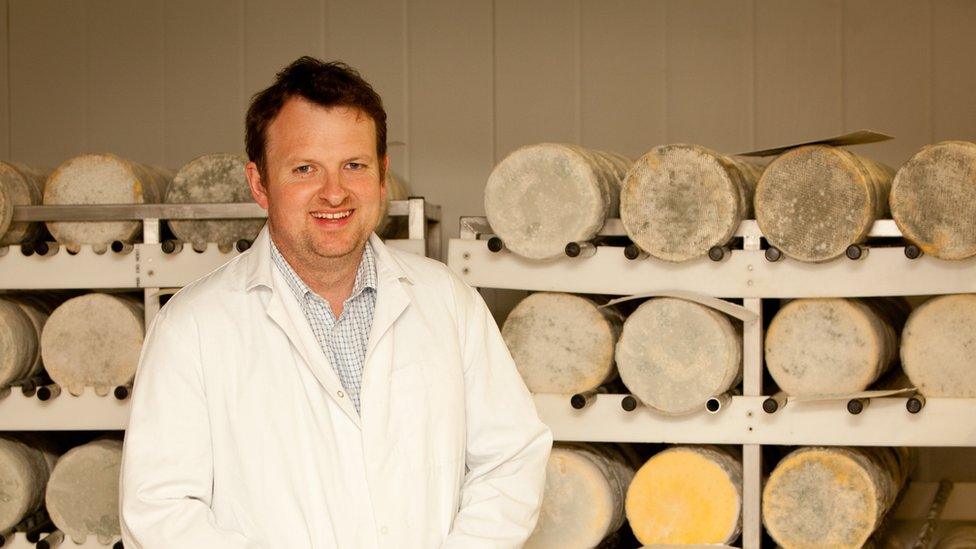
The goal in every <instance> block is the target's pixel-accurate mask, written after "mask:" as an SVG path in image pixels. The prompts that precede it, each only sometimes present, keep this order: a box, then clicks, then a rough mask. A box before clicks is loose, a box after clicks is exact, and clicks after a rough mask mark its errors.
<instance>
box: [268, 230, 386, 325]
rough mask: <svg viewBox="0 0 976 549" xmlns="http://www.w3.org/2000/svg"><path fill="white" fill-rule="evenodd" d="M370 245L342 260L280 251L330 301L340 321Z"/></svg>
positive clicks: (309, 284)
mask: <svg viewBox="0 0 976 549" xmlns="http://www.w3.org/2000/svg"><path fill="white" fill-rule="evenodd" d="M273 238H274V236H273V235H272V239H273ZM275 244H276V245H277V242H276V243H275ZM368 245H369V244H368V243H364V245H363V246H361V247H360V248H359V249H358V250H356V251H354V252H352V253H350V254H348V255H345V256H342V257H322V256H318V255H314V254H310V256H311V257H296V255H298V254H296V253H294V252H293V251H292V250H287V249H282V248H281V247H279V248H278V251H279V252H281V255H282V257H284V258H285V261H287V262H288V265H290V266H291V268H292V269H293V270H294V271H295V274H297V275H298V276H299V277H300V278H301V279H302V281H303V282H305V284H306V285H307V286H308V287H309V289H310V290H312V291H313V292H315V294H316V295H318V296H320V297H322V298H323V299H325V300H326V301H328V302H329V305H330V307H331V308H332V312H333V314H335V316H336V318H338V317H339V315H340V314H342V308H343V307H342V306H343V304H344V303H345V302H346V300H347V299H349V296H350V295H352V291H353V288H354V287H355V286H356V275H357V274H358V273H359V264H360V263H361V262H362V259H363V249H364V248H365V246H368Z"/></svg>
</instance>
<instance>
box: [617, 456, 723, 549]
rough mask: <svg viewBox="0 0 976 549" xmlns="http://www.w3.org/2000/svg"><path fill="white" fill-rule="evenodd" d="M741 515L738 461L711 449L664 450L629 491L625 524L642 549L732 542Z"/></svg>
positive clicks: (649, 461) (632, 484)
mask: <svg viewBox="0 0 976 549" xmlns="http://www.w3.org/2000/svg"><path fill="white" fill-rule="evenodd" d="M741 510H742V461H741V459H740V458H739V457H737V456H733V455H732V454H731V453H729V452H728V451H726V450H725V449H722V448H719V447H715V446H676V447H673V448H669V449H667V450H664V451H663V452H660V453H658V454H656V455H655V456H654V457H652V458H651V459H650V460H648V461H647V463H645V464H644V465H643V466H642V467H641V468H640V469H639V470H638V471H637V474H636V475H635V476H634V480H633V481H632V482H631V484H630V488H629V489H628V490H627V520H628V521H630V528H631V530H633V531H634V535H635V536H637V539H638V540H639V541H640V542H641V543H643V544H645V545H658V544H715V543H724V544H728V543H731V542H733V541H734V540H735V539H736V538H737V537H739V533H740V532H741V531H742V513H741Z"/></svg>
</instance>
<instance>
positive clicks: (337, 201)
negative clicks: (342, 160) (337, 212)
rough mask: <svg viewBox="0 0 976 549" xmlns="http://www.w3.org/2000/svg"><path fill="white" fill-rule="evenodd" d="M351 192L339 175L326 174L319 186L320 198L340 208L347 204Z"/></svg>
mask: <svg viewBox="0 0 976 549" xmlns="http://www.w3.org/2000/svg"><path fill="white" fill-rule="evenodd" d="M348 196H349V192H348V191H347V190H346V187H345V185H343V184H342V180H341V178H340V177H339V175H338V174H331V173H330V174H326V175H325V177H324V178H323V181H322V184H321V185H320V186H319V192H318V197H319V199H320V200H322V201H324V202H327V203H328V204H329V205H330V206H339V205H341V204H342V203H343V202H345V200H346V197H348Z"/></svg>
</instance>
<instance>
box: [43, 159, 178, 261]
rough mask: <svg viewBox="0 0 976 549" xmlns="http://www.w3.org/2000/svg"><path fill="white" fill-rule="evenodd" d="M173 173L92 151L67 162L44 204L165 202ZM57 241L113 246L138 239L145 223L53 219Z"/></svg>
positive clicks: (50, 225)
mask: <svg viewBox="0 0 976 549" xmlns="http://www.w3.org/2000/svg"><path fill="white" fill-rule="evenodd" d="M171 179H172V177H171V175H170V174H169V173H168V172H166V171H165V170H163V169H160V168H155V167H152V166H145V165H142V164H138V163H136V162H132V161H130V160H126V159H124V158H119V157H118V156H115V155H112V154H86V155H82V156H76V157H74V158H70V159H68V160H66V161H65V162H64V163H62V164H61V165H60V166H58V168H57V169H56V170H55V171H54V172H53V173H52V174H51V176H50V177H49V178H48V180H47V183H46V184H45V186H44V204H46V205H51V204H57V205H77V204H154V203H160V202H162V201H163V197H164V195H165V194H166V187H167V186H168V185H169V182H170V180H171ZM47 228H48V230H49V231H50V232H51V235H52V236H54V238H55V240H57V241H58V242H60V243H61V244H62V245H64V246H65V247H67V248H68V249H69V250H74V251H77V250H78V249H79V248H80V247H81V246H82V245H91V246H93V247H94V248H96V249H107V247H108V246H109V245H110V244H111V243H112V242H114V241H116V240H120V241H123V242H133V241H134V240H135V239H136V238H137V237H138V236H139V235H140V234H141V232H142V223H141V222H140V221H49V222H47Z"/></svg>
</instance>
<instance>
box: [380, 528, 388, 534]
mask: <svg viewBox="0 0 976 549" xmlns="http://www.w3.org/2000/svg"><path fill="white" fill-rule="evenodd" d="M380 533H381V534H384V535H386V534H389V533H390V529H389V528H387V527H386V526H384V527H382V528H380Z"/></svg>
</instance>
